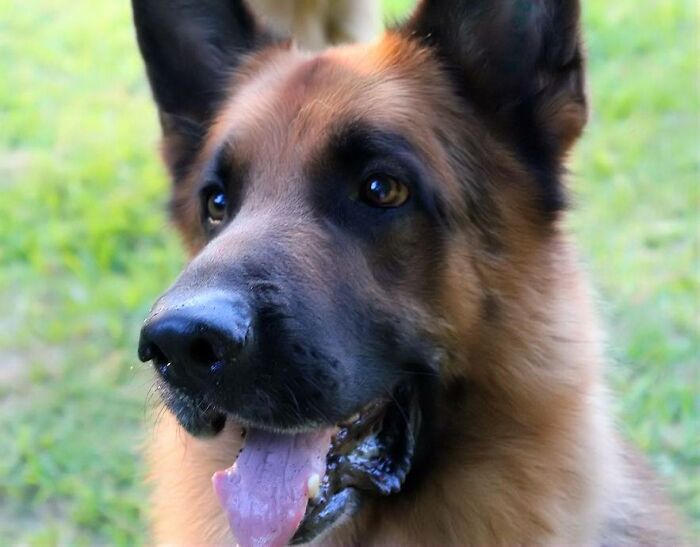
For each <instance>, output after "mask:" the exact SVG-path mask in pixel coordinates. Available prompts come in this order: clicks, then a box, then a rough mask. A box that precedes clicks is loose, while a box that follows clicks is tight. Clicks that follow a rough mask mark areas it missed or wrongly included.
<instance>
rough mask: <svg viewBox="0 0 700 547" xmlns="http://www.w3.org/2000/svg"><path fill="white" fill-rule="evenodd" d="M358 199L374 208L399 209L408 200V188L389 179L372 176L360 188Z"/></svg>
mask: <svg viewBox="0 0 700 547" xmlns="http://www.w3.org/2000/svg"><path fill="white" fill-rule="evenodd" d="M360 198H361V199H362V201H364V202H365V203H367V204H369V205H372V206H374V207H399V206H400V205H403V204H404V203H406V200H407V199H408V187H407V186H406V185H405V184H402V183H401V182H399V181H397V180H396V179H394V178H391V177H387V176H374V177H370V178H369V179H367V180H366V181H365V183H364V184H363V185H362V188H360Z"/></svg>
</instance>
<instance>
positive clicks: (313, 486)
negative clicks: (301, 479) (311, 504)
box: [306, 473, 321, 500]
mask: <svg viewBox="0 0 700 547" xmlns="http://www.w3.org/2000/svg"><path fill="white" fill-rule="evenodd" d="M306 488H307V490H308V496H309V498H310V499H312V500H313V499H316V498H317V497H318V495H319V493H320V492H321V475H319V474H318V473H314V474H313V475H311V476H310V477H309V480H308V481H307V482H306Z"/></svg>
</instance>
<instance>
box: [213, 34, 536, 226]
mask: <svg viewBox="0 0 700 547" xmlns="http://www.w3.org/2000/svg"><path fill="white" fill-rule="evenodd" d="M229 89H230V93H229V96H228V99H227V100H226V101H224V103H223V105H222V108H221V109H220V111H219V112H218V114H217V116H216V117H215V120H214V122H213V124H212V127H211V129H210V130H209V132H208V137H207V139H206V143H205V146H204V147H203V150H202V155H201V157H203V158H207V157H211V156H212V155H213V154H215V153H216V152H217V151H218V150H221V149H224V148H227V149H229V150H230V151H231V152H232V154H234V155H235V157H236V158H238V159H239V160H240V161H241V162H243V163H246V164H250V163H251V162H253V163H254V162H255V161H260V162H261V163H264V164H267V165H269V162H267V161H265V158H275V162H274V163H275V165H276V166H277V168H278V169H287V170H291V169H295V168H296V169H299V168H300V167H301V166H302V165H304V164H307V163H308V162H311V161H313V160H314V159H315V158H316V157H317V156H318V155H319V154H322V153H323V152H324V148H325V146H326V145H327V143H328V141H329V140H330V139H331V138H332V137H333V136H336V135H338V134H339V133H342V132H343V131H344V130H345V129H346V128H349V127H352V126H356V125H358V124H361V125H363V126H366V127H372V128H376V129H379V130H383V131H388V132H392V133H395V134H399V135H402V136H403V137H404V138H406V139H407V140H408V141H410V142H411V143H412V144H413V145H414V147H415V148H416V149H417V150H419V152H420V153H421V155H422V156H423V158H425V159H426V160H429V163H430V167H431V169H432V171H433V172H434V173H435V175H436V176H435V180H436V181H439V186H440V188H439V190H440V192H441V193H443V195H444V196H445V201H446V202H447V203H448V204H449V203H454V204H455V208H454V211H453V213H454V214H455V215H459V214H463V213H464V199H465V190H466V192H467V193H469V192H470V191H474V192H476V189H475V188H474V186H475V185H476V186H478V185H481V186H483V185H484V184H487V183H488V181H489V180H493V179H499V178H505V179H508V178H512V174H513V173H517V174H518V176H521V175H522V171H523V169H522V167H521V166H520V165H519V163H518V162H517V161H516V160H515V159H514V157H513V155H512V154H511V153H510V151H509V150H508V148H507V147H505V146H503V145H502V144H501V143H499V142H498V140H497V139H495V138H493V136H492V134H491V132H490V130H489V128H488V127H487V126H486V125H485V124H483V123H482V122H481V120H480V119H479V117H478V115H477V114H476V112H475V111H473V110H472V109H471V108H470V105H469V103H467V102H465V101H461V100H455V99H456V97H455V92H454V91H453V86H452V85H451V83H450V81H449V78H448V76H447V75H446V74H445V73H444V70H443V68H442V67H441V65H440V63H439V62H438V61H437V59H436V58H435V56H434V54H433V52H432V51H431V50H430V49H428V48H425V47H421V46H420V45H419V44H417V43H415V42H414V41H412V40H408V39H406V38H404V37H402V36H400V35H399V34H396V33H388V34H386V35H385V37H384V39H383V40H381V41H380V42H378V43H376V44H371V45H350V46H343V47H337V48H333V49H329V50H327V51H325V52H323V53H321V54H317V55H309V54H307V53H304V52H300V51H297V50H296V49H294V48H291V47H284V48H275V49H273V50H272V51H270V50H267V51H264V52H262V53H261V54H260V55H259V56H253V57H251V58H250V61H249V63H248V64H247V65H243V66H242V67H241V70H240V71H238V73H237V74H236V75H235V76H234V78H233V80H232V82H231V85H230V87H229ZM509 175H510V176H509Z"/></svg>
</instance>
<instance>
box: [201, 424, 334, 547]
mask: <svg viewBox="0 0 700 547" xmlns="http://www.w3.org/2000/svg"><path fill="white" fill-rule="evenodd" d="M330 436H331V431H330V430H322V431H315V432H312V433H298V434H296V435H293V434H279V433H268V432H266V431H261V430H257V429H250V430H248V435H247V436H246V441H245V448H244V449H243V452H241V454H240V455H239V456H238V459H237V460H236V462H235V463H234V464H233V466H232V467H229V468H228V469H226V470H224V471H217V472H216V473H214V476H213V477H212V482H213V484H214V491H215V492H216V494H217V496H218V497H219V501H220V503H221V505H222V506H223V508H224V510H225V511H226V515H227V516H228V521H229V524H230V525H231V530H232V531H233V535H234V537H235V538H236V540H237V541H238V542H239V543H240V544H241V546H242V547H253V546H256V547H258V546H260V547H262V546H271V547H278V546H282V545H286V544H287V543H288V542H289V540H290V539H292V537H293V536H294V532H295V531H296V529H297V528H298V527H299V523H300V522H301V519H302V518H303V516H304V513H305V511H306V504H307V501H308V486H307V485H308V482H309V477H311V476H312V475H313V474H314V473H318V474H319V476H320V477H321V478H323V475H324V474H325V472H326V454H327V453H328V449H329V447H330Z"/></svg>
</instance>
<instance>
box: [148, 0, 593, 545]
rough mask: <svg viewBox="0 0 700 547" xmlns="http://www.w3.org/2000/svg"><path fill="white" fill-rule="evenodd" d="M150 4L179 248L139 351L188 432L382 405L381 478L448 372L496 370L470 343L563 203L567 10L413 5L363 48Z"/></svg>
mask: <svg viewBox="0 0 700 547" xmlns="http://www.w3.org/2000/svg"><path fill="white" fill-rule="evenodd" d="M160 4H161V3H159V2H155V1H153V2H149V1H146V0H135V1H134V13H135V21H136V28H137V32H138V38H139V44H140V46H141V50H142V53H143V55H144V59H145V61H146V67H147V70H148V74H149V78H150V81H151V84H152V88H153V91H154V96H155V99H156V102H157V103H158V106H159V112H160V118H161V123H162V127H163V132H164V157H165V161H166V164H167V165H168V167H169V169H170V172H171V174H172V177H173V180H174V187H173V199H172V213H173V219H174V221H175V223H176V225H177V226H178V228H179V229H180V231H181V233H182V235H183V237H184V240H185V242H186V244H187V245H188V247H189V249H190V251H191V254H192V257H193V258H192V261H191V262H190V264H189V265H188V266H187V267H186V268H185V270H184V271H183V273H182V274H181V276H180V277H179V279H178V280H177V281H176V282H175V283H174V284H173V286H172V287H171V288H170V289H169V290H168V291H167V292H166V293H165V294H164V295H163V296H162V297H161V298H160V299H159V300H158V302H157V303H156V304H155V306H154V308H153V310H152V312H151V314H150V315H149V318H148V319H147V320H146V323H145V325H144V328H143V331H142V338H141V343H140V350H139V351H140V356H141V358H142V359H143V360H153V362H154V364H155V368H156V370H157V373H158V377H159V382H160V386H161V391H162V393H163V394H164V401H165V402H166V405H167V406H168V407H169V408H170V409H171V410H172V411H173V412H174V413H175V414H176V415H177V417H178V419H179V420H180V422H181V423H182V425H183V426H184V427H185V428H187V429H188V430H189V431H190V432H192V433H193V434H202V433H206V432H209V433H216V432H217V431H219V430H220V429H221V427H222V426H223V422H224V420H226V419H227V418H228V419H233V420H235V421H236V422H238V423H239V424H241V425H244V426H247V427H249V428H251V429H260V430H263V431H276V432H287V433H293V432H306V431H312V430H317V429H319V428H326V427H330V426H334V425H335V424H343V423H346V421H347V419H348V418H349V417H350V416H351V415H353V414H354V413H357V412H360V414H361V417H360V419H359V423H360V425H359V426H357V427H364V423H363V418H362V416H363V415H365V414H368V415H372V416H373V418H372V419H373V420H374V419H375V418H376V416H375V414H374V412H375V411H374V410H372V409H374V406H372V405H374V404H375V403H376V402H377V401H382V405H380V406H381V407H382V410H381V416H382V418H381V420H383V422H382V425H381V427H379V428H375V430H373V433H372V435H378V437H377V443H378V445H379V447H380V450H379V451H380V452H382V454H381V455H382V457H385V456H386V453H388V452H390V453H391V454H392V456H391V457H390V458H388V459H389V460H390V461H391V463H392V465H390V466H389V467H390V469H389V470H388V471H387V470H385V471H386V473H385V475H386V476H385V477H383V479H382V480H384V479H386V480H385V482H384V483H382V482H381V480H379V483H380V484H377V483H376V482H375V483H372V487H373V488H374V489H375V490H376V489H378V490H379V491H380V492H381V493H389V492H395V491H397V490H399V489H400V488H401V484H402V483H403V481H404V479H405V476H406V474H407V473H408V471H409V470H410V468H411V466H412V464H413V463H415V462H413V460H414V459H416V458H418V456H419V454H420V442H419V441H420V439H425V436H426V433H425V432H426V431H427V430H428V429H430V430H431V431H435V430H436V427H435V426H434V425H431V427H430V428H428V427H427V425H426V424H428V423H429V422H430V421H435V420H438V421H439V420H443V421H444V420H445V419H446V418H443V417H442V416H443V414H444V412H443V410H441V409H442V408H443V407H444V406H445V405H446V404H448V402H447V397H448V395H449V393H451V392H452V391H454V390H452V389H451V388H452V386H454V385H455V383H458V382H462V384H464V383H465V382H466V383H468V384H475V385H482V384H483V385H489V384H491V385H493V383H494V382H500V383H504V382H507V381H508V380H507V379H506V376H505V375H503V372H502V371H493V370H485V369H484V368H482V367H480V366H479V362H478V357H477V354H478V351H483V348H484V341H485V337H488V333H489V332H490V330H491V329H497V328H498V324H499V319H500V318H501V316H502V314H504V313H508V305H509V303H508V300H507V298H506V296H507V295H509V294H512V293H513V291H517V290H526V285H527V283H528V276H532V275H537V274H536V273H535V272H537V271H538V270H537V266H536V265H537V262H538V261H539V260H540V259H541V255H542V253H543V252H544V251H543V249H544V248H545V247H546V242H547V241H548V238H549V237H550V236H551V234H552V232H553V230H554V229H555V228H554V227H555V222H556V218H557V213H558V211H559V210H560V209H561V208H562V207H563V203H564V198H563V187H562V185H561V183H560V181H559V178H560V171H561V162H562V159H563V156H564V155H565V153H566V152H567V150H568V148H569V147H570V145H571V144H572V142H573V141H574V140H575V138H576V137H577V136H578V135H579V133H580V132H581V129H582V127H583V125H584V123H585V101H584V97H583V91H582V89H583V78H582V60H581V54H580V45H579V40H578V31H577V25H578V6H577V4H576V3H575V2H551V3H548V2H524V1H520V0H512V1H506V0H500V1H497V2H482V1H478V0H477V1H466V0H465V1H447V0H443V1H437V0H436V1H426V2H423V3H422V4H421V5H420V6H419V8H418V9H417V11H416V13H415V15H414V16H413V17H412V18H411V20H409V21H408V22H407V23H406V24H405V25H404V26H403V27H401V28H398V29H395V30H393V31H391V32H389V33H387V35H386V36H385V38H384V39H383V40H382V41H380V42H379V43H377V44H372V45H367V46H364V45H363V46H360V45H357V46H346V47H341V48H334V49H331V50H328V51H326V52H323V53H321V54H318V55H313V56H311V55H308V54H305V53H302V52H299V51H297V50H296V49H295V48H294V47H293V46H292V45H290V42H288V41H282V40H279V39H277V38H275V37H274V36H272V35H271V34H270V33H268V32H267V31H266V30H265V29H262V28H261V27H260V25H259V23H258V22H257V21H256V20H255V19H254V17H253V16H252V15H251V14H250V12H248V10H247V9H246V8H245V6H244V5H243V4H242V3H240V2H232V1H226V2H225V1H223V0H220V1H211V2H178V3H177V5H176V6H168V8H167V9H165V7H162V6H161V5H160ZM506 272H507V273H506ZM514 272H515V273H514ZM477 348H479V350H477ZM494 351H496V350H494ZM512 374H517V371H515V372H512ZM497 375H500V377H497ZM385 402H386V404H385ZM389 402H390V403H389ZM387 404H391V405H398V407H399V408H398V411H399V412H400V413H401V414H403V416H404V418H405V416H406V415H410V416H411V418H410V419H404V422H405V423H404V424H403V426H399V425H397V424H395V423H390V420H389V418H387V416H388V415H390V414H391V410H387V409H386V408H387V407H386V405H387ZM368 408H369V409H370V410H369V411H368V410H367V409H368ZM414 418H415V419H414ZM356 423H358V422H356ZM402 428H403V429H404V430H405V431H400V432H399V430H400V429H402ZM437 429H439V428H437ZM377 430H379V433H377ZM381 431H384V432H385V434H384V436H382V434H381ZM365 433H366V431H364V430H363V435H362V438H366V435H365ZM397 439H398V440H397ZM416 439H418V442H416ZM386 459H387V458H386V457H385V460H386ZM328 461H329V462H330V461H331V460H330V456H329V460H328ZM334 461H335V460H334ZM368 461H371V462H373V465H378V464H377V462H376V461H375V460H372V457H369V460H368ZM365 463H366V462H365ZM329 465H330V463H329ZM366 467H367V466H365V467H363V469H364V470H365V471H367V469H366ZM414 467H415V465H414ZM355 471H356V470H355ZM370 471H372V470H370ZM375 471H376V469H375ZM370 474H371V473H370ZM358 475H360V473H355V474H354V476H355V478H356V481H355V483H351V484H349V485H348V484H345V483H343V484H340V485H338V484H336V485H335V490H334V491H329V492H327V494H328V496H327V497H328V499H333V496H334V495H336V494H338V492H340V491H346V490H347V489H348V488H352V490H353V492H356V491H361V490H363V487H362V486H361V485H358V484H357V483H358V482H360V483H362V480H360V479H357V476H358ZM392 481H393V482H392ZM397 481H398V482H397ZM389 482H392V485H389V486H387V484H388V483H389ZM363 484H364V483H363ZM397 484H398V485H397ZM328 488H329V489H330V490H333V487H332V485H331V486H328ZM366 489H369V487H368V488H366ZM359 499H360V497H358V496H353V500H354V502H355V503H359V501H358V500H359ZM336 516H337V515H336ZM306 519H307V521H308V522H311V521H312V520H313V518H310V517H309V515H308V514H307V517H306ZM317 520H318V519H317ZM305 522H306V521H305ZM312 524H313V526H312V525H309V526H307V527H306V528H307V529H308V530H307V531H308V535H307V536H304V535H303V534H301V535H299V534H297V536H296V537H297V539H308V538H310V537H313V536H314V535H315V534H316V533H317V532H318V530H320V529H321V528H322V526H321V525H318V522H316V521H313V522H312ZM303 528H304V525H302V529H303Z"/></svg>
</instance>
